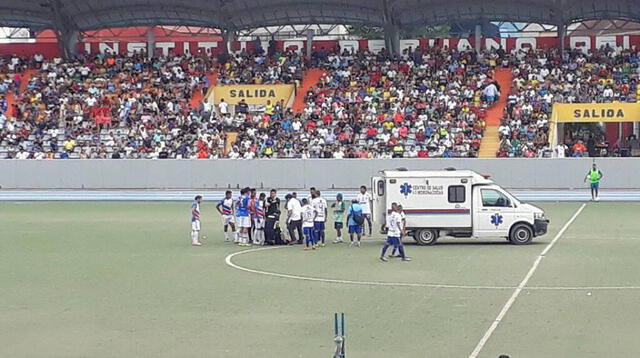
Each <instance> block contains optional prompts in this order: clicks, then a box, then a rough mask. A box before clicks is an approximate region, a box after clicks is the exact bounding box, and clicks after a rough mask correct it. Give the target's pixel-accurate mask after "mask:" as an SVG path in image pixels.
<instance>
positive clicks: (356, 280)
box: [0, 201, 640, 358]
mask: <svg viewBox="0 0 640 358" xmlns="http://www.w3.org/2000/svg"><path fill="white" fill-rule="evenodd" d="M582 205H583V204H581V203H544V204H539V206H541V207H542V208H544V209H545V210H546V212H547V216H548V217H549V218H550V219H551V225H550V231H549V233H548V234H547V235H546V236H544V237H542V238H537V239H536V240H535V241H534V244H532V245H528V246H512V245H509V244H508V243H507V242H506V240H504V239H495V240H489V241H474V240H472V239H464V240H461V239H442V240H441V241H440V242H439V244H438V245H436V246H432V247H418V246H415V245H413V244H409V243H408V244H407V246H406V249H407V253H408V255H409V256H411V257H412V258H413V261H412V262H406V263H405V262H400V261H399V260H391V261H390V262H388V263H381V262H380V261H378V259H377V258H378V256H379V250H380V246H381V243H382V241H381V238H380V237H378V236H375V235H374V237H373V238H367V240H366V241H365V242H364V244H363V246H362V247H361V248H348V247H347V246H346V245H332V244H329V245H328V247H326V248H323V249H320V250H318V251H302V250H301V249H300V246H295V247H276V248H267V249H264V248H257V249H256V248H249V249H246V248H239V247H236V246H234V245H233V244H231V243H225V242H223V236H222V232H221V225H220V219H219V217H218V215H217V214H216V213H215V212H214V211H215V209H214V206H215V204H214V203H212V202H206V201H205V202H204V203H203V207H202V212H203V223H202V226H203V233H204V234H205V235H207V236H208V238H207V239H206V240H203V241H204V242H205V246H203V247H192V246H191V245H190V241H189V240H190V239H189V230H190V223H189V203H188V202H187V203H176V202H167V203H144V202H136V203H119V202H115V203H114V202H110V203H107V202H82V203H80V202H44V203H27V202H0V332H1V333H0V357H187V356H190V357H238V358H240V357H242V358H244V357H305V358H306V357H309V358H315V357H318V358H320V357H322V358H327V357H330V356H331V354H332V350H333V343H332V339H333V313H334V312H345V313H346V315H347V322H346V323H347V343H346V351H347V357H349V358H352V357H363V358H364V357H366V358H371V357H469V355H470V354H471V353H472V352H473V351H474V350H476V351H479V355H478V356H479V357H497V356H498V355H499V354H509V355H511V357H518V358H523V357H615V356H633V355H635V354H637V352H639V351H640V340H638V339H637V332H638V331H640V312H639V311H638V309H637V305H638V303H639V302H640V275H638V272H640V260H639V259H638V258H639V257H640V234H638V232H639V231H640V220H638V218H639V217H640V206H638V204H634V203H606V202H600V203H589V204H586V205H585V206H584V208H582ZM572 218H574V219H575V220H573V221H572V222H571V219H572ZM327 227H333V225H332V224H331V223H329V224H328V225H327ZM563 228H564V229H566V230H564V231H563V232H561V230H562V229H563ZM328 233H329V235H328V236H329V238H330V239H333V237H334V235H333V233H332V230H328ZM559 233H560V234H561V235H558V234H559ZM554 239H557V241H555V243H554V244H553V245H550V243H551V242H552V240H554ZM242 250H246V251H243V252H242V253H241V254H236V255H232V254H234V253H238V252H240V251H242ZM543 251H546V252H545V253H544V255H541V254H542V253H543ZM496 319H498V320H497V321H496Z"/></svg>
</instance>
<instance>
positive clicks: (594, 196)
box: [584, 163, 604, 201]
mask: <svg viewBox="0 0 640 358" xmlns="http://www.w3.org/2000/svg"><path fill="white" fill-rule="evenodd" d="M603 177H604V175H602V172H601V171H600V169H598V166H597V165H596V163H593V166H592V167H591V169H590V170H589V172H587V176H586V177H585V178H584V182H585V183H586V182H587V180H589V183H590V184H591V201H600V180H602V178H603Z"/></svg>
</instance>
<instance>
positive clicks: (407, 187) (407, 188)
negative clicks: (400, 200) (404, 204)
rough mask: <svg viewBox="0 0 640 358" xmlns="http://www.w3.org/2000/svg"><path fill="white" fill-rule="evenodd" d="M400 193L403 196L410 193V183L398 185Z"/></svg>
mask: <svg viewBox="0 0 640 358" xmlns="http://www.w3.org/2000/svg"><path fill="white" fill-rule="evenodd" d="M400 194H403V195H404V197H405V198H406V197H407V196H409V194H411V184H409V183H404V184H402V185H401V186H400Z"/></svg>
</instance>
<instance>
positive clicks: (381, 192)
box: [378, 180, 384, 196]
mask: <svg viewBox="0 0 640 358" xmlns="http://www.w3.org/2000/svg"><path fill="white" fill-rule="evenodd" d="M378 196H384V180H378Z"/></svg>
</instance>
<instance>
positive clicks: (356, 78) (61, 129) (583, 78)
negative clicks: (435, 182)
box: [0, 46, 640, 159]
mask: <svg viewBox="0 0 640 358" xmlns="http://www.w3.org/2000/svg"><path fill="white" fill-rule="evenodd" d="M218 60H219V59H215V58H210V57H206V56H193V57H191V56H168V57H156V58H152V59H150V58H148V57H147V56H144V55H142V54H137V55H133V56H128V57H124V56H114V55H98V56H93V57H86V58H81V59H77V60H74V61H63V60H61V59H59V58H56V59H51V60H48V59H44V58H43V57H42V56H40V55H36V56H33V57H30V58H21V57H17V56H4V57H0V158H7V157H8V158H20V159H29V158H35V159H44V158H150V159H155V158H201V159H205V158H208V159H217V158H232V159H253V158H399V157H405V158H429V157H443V158H450V157H475V156H477V153H478V150H479V147H480V142H481V140H482V136H483V133H484V130H485V127H486V124H485V116H486V109H487V108H488V107H490V106H491V105H492V104H493V102H494V101H496V100H498V98H499V97H500V96H502V95H506V93H509V94H508V97H507V107H506V109H505V112H504V116H503V118H502V123H501V125H500V127H499V135H500V147H499V151H498V153H497V155H498V156H499V157H539V156H543V155H548V154H550V153H555V152H557V151H558V150H561V151H562V150H563V149H562V148H560V149H559V148H550V147H549V144H548V142H549V134H550V125H549V121H550V119H551V110H552V106H553V104H554V103H556V102H569V103H571V102H612V101H621V102H636V101H637V99H638V95H639V94H640V92H639V91H640V88H639V87H638V86H637V82H638V75H639V73H640V68H639V66H638V63H639V61H638V60H639V58H638V54H637V53H636V52H635V51H632V50H621V49H619V48H611V47H608V46H606V47H603V48H601V49H599V50H596V51H591V52H590V53H589V54H583V53H582V52H581V51H579V50H576V51H565V52H564V53H563V52H561V51H559V50H557V49H550V50H530V51H522V50H521V51H512V52H510V53H508V52H505V51H503V50H501V49H500V50H492V51H488V52H482V53H480V54H476V52H475V51H472V50H471V49H468V50H466V51H457V50H452V49H446V48H444V49H443V48H429V49H425V50H416V51H411V50H409V51H406V52H405V53H403V54H402V55H401V56H391V55H389V54H388V53H386V52H385V51H384V50H383V51H382V52H380V53H377V54H374V53H370V52H366V51H361V52H358V53H349V52H343V53H338V52H326V53H321V52H320V53H316V54H315V55H314V57H313V58H312V59H311V62H312V63H313V64H314V67H322V68H323V69H324V70H325V75H324V76H323V77H322V78H321V80H320V82H319V83H318V85H316V86H315V87H313V88H312V89H311V90H309V91H308V93H306V104H305V107H304V109H303V110H302V111H300V112H299V113H295V112H293V111H292V110H291V109H290V108H287V106H286V104H285V103H284V102H283V101H281V102H278V103H270V102H269V103H268V104H267V105H266V106H264V107H262V108H260V110H258V111H256V110H255V108H253V109H249V107H248V106H247V105H246V103H244V102H241V103H240V104H238V105H236V106H235V108H232V106H230V105H229V104H227V103H220V104H219V105H218V106H216V107H212V106H209V105H208V104H206V103H204V104H199V105H195V106H194V105H192V96H193V95H194V93H197V92H201V93H202V94H204V93H205V92H206V91H207V89H208V87H209V86H210V83H209V78H208V77H207V73H210V72H211V71H214V70H215V71H217V73H218V82H219V83H220V84H279V83H286V84H291V83H294V84H296V85H298V84H299V83H300V81H301V79H302V78H303V75H304V71H305V69H306V67H307V65H306V64H305V61H306V60H305V58H304V57H302V56H300V55H298V54H296V53H295V52H293V51H286V52H274V53H270V54H268V55H265V54H261V53H258V54H248V53H245V52H241V53H239V54H237V55H231V56H228V57H224V60H223V61H218ZM496 67H504V68H510V69H511V70H512V71H513V85H512V88H510V89H504V88H500V86H499V85H498V83H497V82H495V81H494V80H493V77H494V71H495V68H496ZM27 69H33V70H35V73H34V75H33V76H32V77H31V78H30V79H29V81H28V83H23V82H24V73H25V71H26V70H27ZM21 87H22V89H23V90H20V88H21ZM503 93H504V94H503ZM9 96H13V97H14V102H15V105H14V107H13V108H8V106H9V104H8V103H9V101H8V97H9ZM9 113H11V115H9ZM230 132H233V133H237V136H236V135H234V138H235V140H233V141H230V140H228V134H229V133H230ZM594 138H595V139H594V140H595V141H596V143H598V142H599V141H600V138H596V137H594ZM563 140H564V138H563ZM563 140H561V141H560V142H561V143H560V145H561V146H566V148H567V149H566V151H565V152H566V153H565V155H566V156H580V155H587V154H590V153H589V152H588V151H587V153H585V152H584V151H583V152H582V153H580V150H581V148H582V146H581V145H580V144H581V143H579V142H578V141H581V142H586V141H587V140H588V136H587V137H581V138H577V137H576V138H572V139H571V140H572V141H573V142H567V143H565V142H564V141H563ZM231 142H232V143H231ZM625 143H626V142H625ZM225 144H228V147H229V148H230V149H229V150H228V151H226V150H225Z"/></svg>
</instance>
